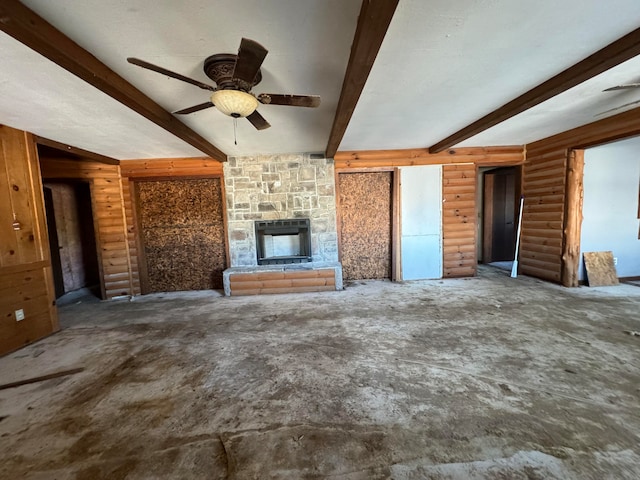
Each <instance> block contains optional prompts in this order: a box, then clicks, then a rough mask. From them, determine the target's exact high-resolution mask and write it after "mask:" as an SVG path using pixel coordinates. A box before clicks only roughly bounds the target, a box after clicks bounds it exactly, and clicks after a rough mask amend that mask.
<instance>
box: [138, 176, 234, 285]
mask: <svg viewBox="0 0 640 480" xmlns="http://www.w3.org/2000/svg"><path fill="white" fill-rule="evenodd" d="M136 189H137V196H138V220H139V222H140V226H141V238H142V243H143V245H144V255H145V260H146V262H145V263H146V267H147V268H146V281H147V285H146V289H145V293H150V292H166V291H180V290H206V289H211V288H221V287H222V271H223V270H224V269H225V266H226V261H225V243H224V242H225V235H224V222H223V211H222V201H223V200H222V188H221V184H220V179H218V178H208V179H195V180H168V181H150V182H146V181H145V182H137V184H136Z"/></svg>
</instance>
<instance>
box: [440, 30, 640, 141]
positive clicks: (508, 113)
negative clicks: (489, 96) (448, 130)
mask: <svg viewBox="0 0 640 480" xmlns="http://www.w3.org/2000/svg"><path fill="white" fill-rule="evenodd" d="M637 55H640V28H638V29H636V30H634V31H632V32H631V33H628V34H627V35H625V36H624V37H621V38H619V39H618V40H616V41H614V42H613V43H610V44H609V45H607V46H606V47H604V48H602V49H600V50H598V51H597V52H595V53H594V54H592V55H590V56H588V57H587V58H585V59H583V60H581V61H580V62H578V63H576V64H575V65H572V66H571V67H569V68H567V69H566V70H564V71H562V72H560V73H559V74H557V75H555V76H554V77H552V78H550V79H549V80H547V81H546V82H543V83H541V84H540V85H538V86H536V87H534V88H532V89H531V90H529V91H528V92H525V93H523V94H522V95H520V96H519V97H517V98H515V99H514V100H511V101H510V102H508V103H506V104H504V105H503V106H501V107H500V108H498V109H496V110H494V111H493V112H491V113H489V114H488V115H485V116H484V117H482V118H480V119H479V120H476V121H475V122H473V123H471V124H470V125H467V126H466V127H464V128H462V129H460V130H458V131H457V132H456V133H454V134H452V135H450V136H448V137H447V138H445V139H444V140H441V141H439V142H438V143H436V144H434V145H433V146H431V147H429V151H430V152H432V153H438V152H441V151H443V150H445V149H447V148H449V147H451V146H452V145H456V144H458V143H460V142H462V141H464V140H466V139H468V138H470V137H472V136H474V135H477V134H478V133H480V132H483V131H485V130H487V129H489V128H491V127H493V126H494V125H497V124H498V123H501V122H504V121H505V120H507V119H509V118H511V117H513V116H515V115H517V114H519V113H522V112H524V111H526V110H528V109H530V108H532V107H534V106H536V105H538V104H540V103H542V102H544V101H546V100H549V99H550V98H553V97H555V96H556V95H558V94H560V93H562V92H565V91H567V90H569V89H570V88H573V87H575V86H576V85H579V84H581V83H582V82H584V81H586V80H589V79H590V78H592V77H595V76H596V75H599V74H600V73H602V72H605V71H607V70H609V69H610V68H612V67H615V66H616V65H619V64H621V63H622V62H625V61H627V60H630V59H632V58H634V57H635V56H637Z"/></svg>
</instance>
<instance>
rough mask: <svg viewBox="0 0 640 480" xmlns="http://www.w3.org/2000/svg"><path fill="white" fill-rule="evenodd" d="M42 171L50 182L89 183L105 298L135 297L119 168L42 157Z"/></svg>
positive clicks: (91, 162)
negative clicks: (73, 181) (78, 181)
mask: <svg viewBox="0 0 640 480" xmlns="http://www.w3.org/2000/svg"><path fill="white" fill-rule="evenodd" d="M41 168H42V177H43V178H44V179H47V180H55V179H62V180H69V179H73V180H83V181H86V182H89V184H90V186H91V202H92V207H93V208H92V210H93V220H94V229H95V235H96V243H97V249H98V263H99V270H100V277H101V282H100V283H101V289H102V297H103V298H105V299H109V298H114V297H118V296H123V295H134V294H135V293H136V291H135V290H134V279H133V276H132V268H131V259H130V254H129V241H128V240H129V239H128V232H127V229H126V219H125V207H124V196H123V185H122V181H121V178H120V167H119V166H118V165H107V164H104V163H99V162H93V161H78V160H70V159H63V158H42V159H41Z"/></svg>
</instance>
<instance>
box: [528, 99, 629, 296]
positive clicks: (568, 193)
mask: <svg viewBox="0 0 640 480" xmlns="http://www.w3.org/2000/svg"><path fill="white" fill-rule="evenodd" d="M638 134H640V108H636V109H633V110H629V111H626V112H623V113H620V114H618V115H614V116H612V117H609V118H605V119H603V120H599V121H597V122H593V123H590V124H588V125H584V126H582V127H578V128H574V129H572V130H568V131H566V132H563V133H560V134H558V135H554V136H552V137H549V138H545V139H543V140H540V141H537V142H534V143H531V144H529V145H527V147H526V162H525V166H524V169H523V178H522V181H523V194H524V195H525V208H524V212H523V220H522V225H523V231H522V250H521V252H522V253H521V256H520V265H521V271H522V273H525V274H528V275H532V276H535V277H539V278H543V279H547V280H552V281H555V282H561V283H562V284H563V285H564V286H567V287H572V286H577V284H578V283H577V278H578V266H579V262H580V258H579V257H580V255H579V252H580V225H579V224H580V223H581V219H582V195H583V189H582V181H583V179H582V176H583V175H582V168H583V163H584V162H583V156H582V155H583V152H581V151H580V150H583V149H585V148H587V147H592V146H596V145H601V144H604V143H609V142H613V141H616V140H620V139H623V138H627V137H631V136H635V135H638ZM525 229H526V230H525ZM576 252H577V253H576Z"/></svg>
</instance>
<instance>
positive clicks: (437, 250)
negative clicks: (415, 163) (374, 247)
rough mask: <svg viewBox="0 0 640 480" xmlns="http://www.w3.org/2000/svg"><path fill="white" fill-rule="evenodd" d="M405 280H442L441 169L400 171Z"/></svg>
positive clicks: (432, 166)
mask: <svg viewBox="0 0 640 480" xmlns="http://www.w3.org/2000/svg"><path fill="white" fill-rule="evenodd" d="M400 184H401V186H400V210H401V215H400V217H401V225H400V227H401V234H400V236H401V249H402V254H401V258H402V279H403V280H418V279H426V278H442V167H441V166H440V165H427V166H419V167H403V168H400Z"/></svg>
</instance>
